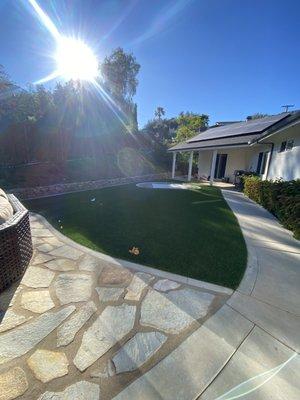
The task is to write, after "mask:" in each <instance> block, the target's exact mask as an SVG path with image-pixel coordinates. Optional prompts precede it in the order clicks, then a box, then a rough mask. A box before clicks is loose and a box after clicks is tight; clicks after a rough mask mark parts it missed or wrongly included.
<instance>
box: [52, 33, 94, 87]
mask: <svg viewBox="0 0 300 400" xmlns="http://www.w3.org/2000/svg"><path fill="white" fill-rule="evenodd" d="M55 60H56V63H57V75H59V76H62V77H64V78H65V79H67V80H68V79H74V80H84V81H90V82H91V81H93V80H94V79H95V78H96V76H97V75H98V60H97V57H96V56H95V54H94V53H93V50H92V49H91V48H90V47H89V46H88V45H87V44H86V43H84V42H83V41H81V40H78V39H73V38H68V37H63V36H62V37H60V38H59V40H58V41H57V49H56V53H55Z"/></svg>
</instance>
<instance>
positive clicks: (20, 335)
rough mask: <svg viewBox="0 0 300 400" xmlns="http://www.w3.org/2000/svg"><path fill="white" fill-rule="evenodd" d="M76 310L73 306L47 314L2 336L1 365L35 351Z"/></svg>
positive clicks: (0, 338) (0, 346)
mask: <svg viewBox="0 0 300 400" xmlns="http://www.w3.org/2000/svg"><path fill="white" fill-rule="evenodd" d="M74 310H75V306H73V305H72V306H69V307H66V308H63V309H61V310H59V311H56V312H47V313H45V314H43V315H41V316H39V317H37V318H36V319H35V320H34V321H32V322H31V321H30V322H28V323H27V324H25V325H21V326H20V327H17V328H15V329H14V330H12V331H9V332H6V333H3V334H2V335H0V364H3V363H5V362H7V361H10V360H13V359H14V358H16V357H20V356H22V355H23V354H25V353H27V352H28V351H29V350H31V349H33V348H34V347H35V346H36V345H37V344H38V343H39V342H40V341H41V340H42V339H44V338H45V337H46V336H47V335H49V333H50V332H52V331H53V330H54V329H55V328H56V327H57V326H58V325H59V324H61V323H62V322H63V321H64V320H65V319H66V318H67V317H68V316H69V315H70V314H71V313H72V312H73V311H74Z"/></svg>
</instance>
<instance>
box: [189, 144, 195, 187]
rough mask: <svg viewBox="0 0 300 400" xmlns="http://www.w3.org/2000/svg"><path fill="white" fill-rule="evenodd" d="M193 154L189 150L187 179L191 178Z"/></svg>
mask: <svg viewBox="0 0 300 400" xmlns="http://www.w3.org/2000/svg"><path fill="white" fill-rule="evenodd" d="M193 156H194V152H193V151H191V152H190V158H189V172H188V181H191V180H192V167H193Z"/></svg>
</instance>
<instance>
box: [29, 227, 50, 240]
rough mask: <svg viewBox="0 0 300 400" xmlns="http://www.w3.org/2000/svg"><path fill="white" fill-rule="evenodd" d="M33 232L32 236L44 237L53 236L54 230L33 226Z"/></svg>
mask: <svg viewBox="0 0 300 400" xmlns="http://www.w3.org/2000/svg"><path fill="white" fill-rule="evenodd" d="M31 234H32V236H35V237H42V238H44V237H51V236H53V235H52V232H50V231H49V229H45V228H32V229H31Z"/></svg>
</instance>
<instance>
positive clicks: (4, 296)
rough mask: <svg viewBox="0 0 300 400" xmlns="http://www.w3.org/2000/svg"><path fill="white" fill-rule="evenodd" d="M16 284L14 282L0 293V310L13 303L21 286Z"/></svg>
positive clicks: (4, 309)
mask: <svg viewBox="0 0 300 400" xmlns="http://www.w3.org/2000/svg"><path fill="white" fill-rule="evenodd" d="M17 285H18V283H14V284H13V285H11V287H9V288H7V289H6V290H5V291H4V292H2V293H0V310H2V311H6V310H7V308H9V307H12V306H13V305H14V303H15V301H16V299H17V297H18V295H19V293H20V291H21V290H22V287H21V286H17Z"/></svg>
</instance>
